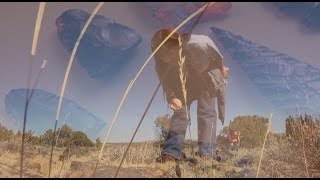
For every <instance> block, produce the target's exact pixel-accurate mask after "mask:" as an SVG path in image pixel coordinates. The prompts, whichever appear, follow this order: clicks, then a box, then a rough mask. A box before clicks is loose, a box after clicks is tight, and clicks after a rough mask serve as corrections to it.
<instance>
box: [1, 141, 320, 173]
mask: <svg viewBox="0 0 320 180" xmlns="http://www.w3.org/2000/svg"><path fill="white" fill-rule="evenodd" d="M127 145H128V144H123V143H122V144H106V147H105V150H104V153H103V156H102V159H101V160H100V162H99V165H98V168H97V171H96V174H95V177H114V175H115V173H116V170H117V167H118V166H119V164H120V162H121V159H122V157H123V154H124V152H125V150H126V148H127ZM19 146H20V145H19V142H6V143H1V146H0V149H1V152H2V154H1V155H0V162H1V163H0V177H3V178H4V177H19V172H20V166H19V165H20V153H19ZM26 147H27V148H26V151H25V160H24V175H23V176H24V177H48V172H49V159H50V156H49V155H50V153H49V152H50V147H43V146H42V147H40V146H32V145H28V144H27V146H26ZM194 147H195V150H197V148H196V146H194ZM64 149H65V148H55V153H54V156H53V165H52V171H51V177H70V178H73V177H91V176H92V173H93V169H94V166H95V163H96V161H97V159H98V155H99V150H100V149H98V148H75V149H71V152H70V154H69V158H68V159H66V160H64V161H60V160H59V156H60V155H61V154H62V153H63V150H64ZM218 149H219V152H220V155H221V156H222V157H223V161H222V162H220V163H218V162H210V161H203V160H201V159H199V158H197V157H195V159H196V160H197V164H196V165H194V164H191V163H189V162H182V163H180V168H181V171H182V177H190V178H191V177H204V178H206V177H230V178H231V177H256V172H257V168H258V162H259V156H260V153H261V148H260V147H259V148H254V149H245V148H240V149H239V151H238V152H237V151H232V152H231V151H228V150H226V149H225V148H224V147H223V146H220V147H218ZM159 153H160V147H159V146H158V145H157V144H156V143H154V142H143V143H134V144H132V146H131V148H130V149H129V151H128V154H127V156H126V158H125V160H124V163H123V164H122V168H121V169H120V171H119V174H118V176H117V177H131V178H135V177H165V178H171V177H177V176H176V171H175V168H176V164H175V163H173V164H170V163H167V164H156V163H155V159H156V158H157V157H158V156H159ZM185 153H186V155H187V156H188V157H192V155H191V148H190V146H189V145H186V146H185ZM319 153H320V152H319ZM248 159H252V160H253V162H252V163H251V162H250V161H248ZM246 160H247V161H246ZM303 162H304V159H303V156H302V155H301V148H298V147H297V148H296V149H294V148H292V146H291V145H290V143H289V142H288V141H286V140H279V139H276V138H275V137H274V136H272V135H270V136H268V139H267V142H266V146H265V151H264V156H263V158H262V163H261V167H260V172H259V177H307V176H306V171H305V168H304V163H303ZM309 171H310V172H309V174H310V177H320V168H319V169H310V170H309Z"/></svg>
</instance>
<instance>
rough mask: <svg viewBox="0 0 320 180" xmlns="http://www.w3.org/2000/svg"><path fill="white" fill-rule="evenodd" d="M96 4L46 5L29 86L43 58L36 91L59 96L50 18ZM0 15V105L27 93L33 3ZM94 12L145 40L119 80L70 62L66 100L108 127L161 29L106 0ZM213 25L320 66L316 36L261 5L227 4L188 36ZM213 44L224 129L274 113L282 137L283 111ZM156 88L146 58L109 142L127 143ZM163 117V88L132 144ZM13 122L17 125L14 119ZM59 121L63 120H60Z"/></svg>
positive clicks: (6, 7) (132, 8) (59, 61)
mask: <svg viewBox="0 0 320 180" xmlns="http://www.w3.org/2000/svg"><path fill="white" fill-rule="evenodd" d="M95 6H96V3H89V2H83V3H74V2H73V3H63V2H59V3H47V5H46V9H45V13H44V19H43V24H42V27H41V32H40V35H39V42H38V48H37V52H36V57H35V59H34V65H33V69H34V71H33V80H34V79H35V76H36V73H37V71H38V69H39V68H40V66H41V63H42V60H43V59H44V58H46V59H47V60H48V62H47V66H46V68H45V70H44V71H43V74H42V76H41V79H40V81H39V84H38V88H39V89H43V90H45V91H48V92H51V93H53V94H56V95H58V94H60V89H61V86H62V82H63V77H64V74H65V71H66V67H67V63H68V60H69V54H68V53H67V51H66V50H65V49H64V48H63V46H62V45H61V43H60V42H59V40H58V37H57V34H56V27H55V19H56V18H57V17H58V16H59V15H60V14H61V13H62V12H63V11H65V10H67V9H71V8H79V9H83V10H86V11H88V12H90V11H92V10H93V9H94V7H95ZM0 9H1V11H0V21H1V22H2V23H4V24H5V26H2V28H1V29H0V36H1V39H3V41H2V42H1V49H0V52H1V55H2V58H1V60H0V62H1V66H0V68H1V71H0V81H1V88H0V101H1V102H4V97H5V95H6V94H7V93H8V92H9V91H10V90H11V89H18V88H25V87H26V81H27V78H26V77H27V73H28V71H27V70H28V69H27V67H28V61H29V57H30V51H31V43H32V37H33V31H34V23H35V20H36V14H37V11H38V3H36V2H34V3H21V2H19V3H2V5H1V6H0ZM12 12H14V13H13V15H10V16H8V15H7V14H11V13H12ZM98 14H101V15H104V16H106V17H108V18H111V19H114V20H115V21H117V22H118V23H121V24H124V25H127V26H129V27H131V28H133V29H134V30H136V31H137V32H138V33H139V34H140V35H142V37H143V41H142V42H141V44H140V45H139V46H138V48H137V54H136V55H135V56H133V57H128V58H130V59H131V58H132V59H131V60H130V61H128V64H127V66H125V67H123V68H121V67H119V71H120V72H121V73H119V74H121V75H119V76H116V77H112V78H113V79H112V80H108V81H107V82H104V81H100V80H95V79H92V78H90V77H89V75H88V73H87V72H86V70H85V69H84V68H83V67H82V66H81V65H80V64H79V63H78V62H77V61H76V60H75V61H74V63H73V66H72V69H71V74H70V79H69V81H68V84H67V89H66V92H65V98H67V99H70V100H72V101H74V102H76V103H77V104H78V105H80V106H81V107H83V108H86V109H88V110H89V111H90V112H91V113H93V114H95V115H96V116H98V117H100V118H101V119H103V120H104V121H105V122H106V123H107V125H110V123H111V120H112V118H113V115H114V114H115V112H116V109H117V107H118V105H119V103H120V100H121V98H122V96H123V94H124V91H125V89H126V88H127V86H128V84H129V82H130V80H131V79H132V78H133V77H134V76H135V75H136V73H137V72H138V70H139V68H140V67H141V66H142V64H143V63H144V61H145V60H146V59H147V58H148V57H149V56H150V54H151V50H150V45H149V41H150V39H151V37H152V35H153V33H154V32H155V31H157V30H158V29H160V28H161V25H159V24H157V23H155V22H154V21H153V20H152V19H151V18H150V17H149V16H148V12H147V11H145V10H143V8H142V7H139V4H136V3H125V2H119V3H115V2H107V3H105V5H104V6H103V7H102V9H101V10H100V11H99V12H98ZM212 26H216V27H219V28H222V29H225V30H227V31H230V32H232V33H234V34H236V35H241V36H242V37H243V38H245V39H247V40H250V41H252V42H255V43H258V44H260V45H264V46H266V47H268V48H271V49H273V50H275V51H277V52H280V53H285V54H287V55H288V56H290V57H293V58H296V59H297V60H299V61H300V62H302V63H306V64H309V65H311V66H313V67H315V68H320V62H319V61H317V60H318V59H319V55H320V54H319V52H320V34H319V33H313V34H308V33H305V32H302V31H301V30H300V27H299V24H298V22H296V21H294V20H292V19H285V18H282V19H280V18H277V17H276V16H275V15H274V13H273V12H272V11H270V10H268V9H266V8H263V7H262V5H261V3H257V2H255V3H254V2H250V3H245V2H238V3H232V8H231V10H230V12H229V16H228V17H227V18H225V19H223V20H221V21H212V22H207V23H202V24H200V25H199V26H197V28H196V29H195V31H194V32H195V33H197V34H205V35H209V36H210V37H212V32H211V30H210V28H211V27H212ZM217 45H218V47H220V48H221V51H222V53H223V55H224V56H225V63H226V64H227V65H228V66H229V67H230V69H231V72H230V79H229V85H228V86H227V97H226V98H227V109H226V124H228V123H229V121H230V120H232V119H233V118H234V117H236V116H239V115H259V116H264V117H269V114H270V113H271V112H275V114H274V116H273V123H272V130H273V131H283V128H284V126H283V125H284V122H283V120H284V117H285V116H286V113H285V112H280V111H279V109H277V108H276V107H275V106H274V104H273V103H272V102H271V101H270V99H268V97H265V96H264V95H263V94H262V93H261V91H260V90H259V88H258V87H256V85H255V84H254V83H253V82H252V80H251V79H250V78H249V76H248V74H247V73H246V72H245V71H244V70H243V69H241V68H240V67H239V65H238V64H237V63H236V62H235V61H234V60H232V57H231V55H230V54H228V52H227V51H226V50H225V49H223V46H222V44H221V43H217ZM116 68H117V67H116ZM111 76H112V75H111ZM157 84H158V79H157V77H156V73H155V71H154V62H153V60H152V61H150V63H149V64H148V65H147V66H146V68H145V69H144V70H143V72H142V73H141V75H140V77H139V78H138V79H137V81H136V83H135V84H134V85H133V87H132V89H131V91H130V92H129V94H128V97H127V99H126V100H125V102H124V104H123V108H122V109H121V111H120V114H119V116H118V119H117V121H116V123H115V125H114V127H113V130H112V131H111V134H110V139H109V140H110V141H112V142H118V141H129V140H130V138H131V136H132V134H133V132H134V130H135V128H136V126H137V124H138V122H139V120H140V118H141V116H142V114H143V112H144V110H145V108H146V106H147V104H148V102H149V100H150V98H151V96H152V94H153V91H154V89H155V88H156V86H157ZM62 108H63V105H62ZM0 112H1V116H0V118H1V119H0V122H1V123H6V124H8V126H11V127H15V128H21V127H17V125H15V124H14V123H13V122H14V121H15V120H14V118H13V117H10V116H9V115H8V114H7V113H6V112H5V107H4V103H1V105H0ZM191 112H192V113H191V117H192V126H191V127H192V134H193V138H196V134H197V133H196V129H197V126H196V114H195V112H196V103H194V104H193V105H192V107H191ZM167 113H168V114H172V111H171V110H170V109H168V107H167V105H166V102H165V101H164V98H163V95H162V90H160V91H159V92H158V94H157V96H156V98H155V100H154V103H153V104H152V105H151V107H150V110H149V112H148V113H147V115H146V117H145V119H144V123H143V124H142V126H141V127H140V130H139V132H138V134H137V137H136V140H137V141H139V140H153V139H154V128H155V125H154V123H153V121H154V120H155V119H156V118H157V117H158V116H162V115H165V114H167ZM18 121H22V120H21V119H19V120H18ZM59 121H60V122H61V121H63V117H61V118H60V120H59ZM90 123H92V122H88V124H90ZM50 127H51V128H53V122H52V125H50V124H48V126H47V127H43V129H47V128H50ZM105 128H106V127H104V129H105ZM219 129H221V124H220V123H219V122H218V130H219ZM104 133H105V132H104V131H100V132H97V135H98V136H100V137H102V136H103V134H104ZM186 137H189V136H186ZM92 138H93V137H92Z"/></svg>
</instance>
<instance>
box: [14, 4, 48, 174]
mask: <svg viewBox="0 0 320 180" xmlns="http://www.w3.org/2000/svg"><path fill="white" fill-rule="evenodd" d="M45 5H46V3H45V2H40V5H39V10H38V15H37V20H36V25H35V28H34V35H33V40H32V49H31V59H30V62H29V73H28V84H27V95H26V104H25V109H24V117H23V129H22V142H21V162H20V178H22V174H23V152H24V138H25V128H26V123H27V112H28V104H29V103H28V102H29V88H30V81H31V72H32V61H33V57H34V55H35V53H36V47H37V42H38V37H39V32H40V27H41V22H42V17H43V13H44V8H45Z"/></svg>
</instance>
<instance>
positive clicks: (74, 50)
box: [49, 2, 104, 177]
mask: <svg viewBox="0 0 320 180" xmlns="http://www.w3.org/2000/svg"><path fill="white" fill-rule="evenodd" d="M103 4H104V2H100V3H99V4H98V5H97V7H96V8H95V9H94V10H93V12H92V14H91V15H90V17H89V19H88V20H87V22H86V24H85V25H84V27H83V29H82V30H81V32H80V35H79V37H78V39H77V41H76V43H75V45H74V47H73V50H72V53H71V56H70V60H69V64H68V67H67V70H66V73H65V76H64V80H63V84H62V87H61V92H60V97H59V103H58V108H57V113H56V122H55V127H54V131H53V138H52V146H51V157H50V166H49V177H50V173H51V164H52V153H53V147H54V139H55V131H56V128H57V122H58V119H59V115H60V109H61V104H62V99H63V96H64V92H65V89H66V85H67V81H68V78H69V74H70V69H71V66H72V63H73V60H74V57H75V54H76V52H77V50H78V47H79V44H80V41H81V39H82V37H83V35H84V33H85V32H86V30H87V28H88V26H89V24H90V23H91V21H92V19H93V17H94V16H95V15H96V14H97V12H98V11H99V9H100V8H101V7H102V5H103Z"/></svg>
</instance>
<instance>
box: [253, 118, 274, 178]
mask: <svg viewBox="0 0 320 180" xmlns="http://www.w3.org/2000/svg"><path fill="white" fill-rule="evenodd" d="M272 115H273V113H271V114H270V117H269V121H268V124H267V125H268V127H267V132H266V136H265V137H264V141H263V145H262V149H261V154H260V160H259V165H258V170H257V174H256V178H257V177H258V176H259V170H260V165H261V161H262V157H263V151H264V148H265V145H266V140H267V136H268V133H269V130H270V126H271V120H272Z"/></svg>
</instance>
